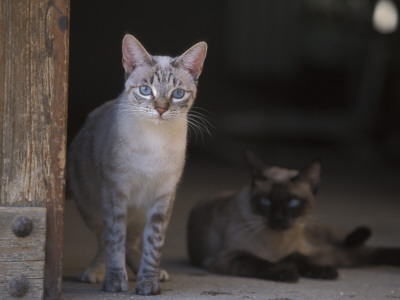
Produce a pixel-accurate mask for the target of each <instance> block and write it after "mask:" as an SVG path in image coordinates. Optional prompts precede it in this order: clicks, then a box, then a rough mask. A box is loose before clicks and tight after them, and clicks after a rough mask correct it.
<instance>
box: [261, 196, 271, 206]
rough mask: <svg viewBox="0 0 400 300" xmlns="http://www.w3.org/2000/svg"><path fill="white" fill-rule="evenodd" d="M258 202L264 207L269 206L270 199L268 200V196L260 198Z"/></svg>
mask: <svg viewBox="0 0 400 300" xmlns="http://www.w3.org/2000/svg"><path fill="white" fill-rule="evenodd" d="M260 203H261V205H263V206H266V207H270V206H271V200H269V199H268V198H261V199H260Z"/></svg>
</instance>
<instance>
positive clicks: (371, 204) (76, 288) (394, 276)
mask: <svg viewBox="0 0 400 300" xmlns="http://www.w3.org/2000/svg"><path fill="white" fill-rule="evenodd" d="M249 147H250V148H252V149H254V150H256V152H257V153H258V154H260V156H261V157H263V159H264V161H265V162H267V163H270V164H275V165H281V166H285V167H294V168H301V167H303V166H304V165H305V164H307V163H308V162H309V161H310V160H312V159H313V158H314V157H315V156H319V157H322V159H323V173H322V174H323V177H322V185H321V188H320V192H319V196H318V198H317V200H318V202H317V210H316V212H315V214H314V218H315V219H318V220H322V221H325V222H328V223H330V224H336V225H337V226H339V227H341V228H343V229H348V230H351V229H352V228H354V227H355V226H357V225H361V224H363V225H368V226H370V227H371V228H372V229H373V236H372V238H371V239H370V241H369V244H371V245H386V246H397V247H400V217H399V213H400V181H399V180H400V168H398V167H394V166H391V164H390V163H387V162H384V161H383V159H382V158H381V156H380V155H378V154H377V153H375V152H371V151H365V149H364V148H363V147H362V146H360V147H347V146H346V147H342V146H337V145H336V146H335V145H330V146H315V145H314V146H313V145H295V144H286V145H280V144H279V143H277V144H275V145H269V146H268V147H265V146H264V147H263V146H259V145H258V146H257V147H252V145H250V146H249ZM227 151H228V150H227ZM229 151H230V152H231V154H232V151H233V152H235V151H236V153H239V152H241V150H235V151H234V150H232V149H230V150H229ZM222 156H224V155H221V157H222ZM230 157H234V155H233V156H232V155H230ZM248 182H249V175H248V172H247V169H246V167H245V165H244V164H243V163H240V162H233V161H227V160H224V159H221V158H217V157H216V156H215V155H212V156H211V155H205V154H201V153H198V152H196V153H195V152H190V153H189V156H188V163H187V165H186V169H185V173H184V177H183V180H182V182H181V184H180V187H179V192H178V195H177V200H176V204H175V207H174V211H173V215H172V220H171V223H170V227H169V231H168V237H167V242H166V246H165V250H164V254H163V260H162V265H163V267H164V268H166V269H167V270H168V271H169V274H170V280H169V281H167V282H165V283H162V285H161V286H162V294H161V295H159V296H154V297H152V299H269V300H278V299H280V300H284V299H285V300H288V299H290V300H294V299H307V300H310V299H371V300H372V299H373V300H375V299H400V268H395V267H386V266H385V267H384V266H382V267H365V268H359V269H340V270H339V272H340V277H339V279H338V280H335V281H318V280H310V279H303V278H302V279H301V280H300V281H299V282H298V283H295V284H286V283H275V282H270V281H264V280H259V279H250V278H239V277H230V276H218V275H214V274H209V273H207V272H205V271H203V270H201V269H198V268H194V267H192V266H190V265H189V264H188V261H187V255H186V238H185V235H186V232H185V231H186V221H187V217H188V214H189V211H190V209H191V207H192V206H193V205H194V203H195V202H196V201H198V200H199V199H201V198H203V197H205V196H207V195H210V194H213V193H216V192H219V191H221V190H224V189H232V188H237V187H240V186H243V185H246V184H247V183H248ZM64 250H65V251H64V280H63V293H62V299H64V300H67V299H137V298H140V296H137V295H135V293H134V281H133V280H131V282H130V292H127V293H118V294H114V293H106V292H102V291H100V286H99V285H92V284H85V283H79V282H76V281H75V279H74V276H75V275H76V274H77V273H78V272H79V271H81V270H82V269H83V268H85V267H86V266H87V264H88V263H89V262H90V260H91V259H92V256H93V255H94V252H95V240H94V237H93V236H92V235H91V233H90V232H89V230H88V229H87V228H86V227H85V225H84V223H83V221H82V220H81V219H80V216H79V215H78V213H77V211H76V208H75V205H74V202H73V201H67V203H66V213H65V245H64Z"/></svg>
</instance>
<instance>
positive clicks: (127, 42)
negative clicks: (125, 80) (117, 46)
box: [122, 34, 153, 74]
mask: <svg viewBox="0 0 400 300" xmlns="http://www.w3.org/2000/svg"><path fill="white" fill-rule="evenodd" d="M152 62H153V59H152V58H151V55H150V54H149V53H148V52H147V51H146V49H144V47H143V46H142V44H141V43H140V42H139V41H138V40H137V39H136V38H135V37H134V36H133V35H130V34H126V35H125V36H124V39H123V40H122V65H123V66H124V69H125V72H126V73H127V74H130V73H131V72H132V71H133V70H134V69H135V68H136V67H137V66H139V65H143V64H151V63H152Z"/></svg>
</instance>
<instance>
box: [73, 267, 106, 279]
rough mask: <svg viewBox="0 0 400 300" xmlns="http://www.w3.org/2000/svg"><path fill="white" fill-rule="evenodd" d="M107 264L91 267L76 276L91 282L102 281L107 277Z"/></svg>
mask: <svg viewBox="0 0 400 300" xmlns="http://www.w3.org/2000/svg"><path fill="white" fill-rule="evenodd" d="M105 273H106V270H105V266H104V264H101V265H98V266H96V267H89V268H87V269H86V270H84V271H82V272H81V273H79V274H78V276H77V277H76V278H77V279H78V280H79V281H82V282H89V283H100V282H102V281H103V280H104V277H105Z"/></svg>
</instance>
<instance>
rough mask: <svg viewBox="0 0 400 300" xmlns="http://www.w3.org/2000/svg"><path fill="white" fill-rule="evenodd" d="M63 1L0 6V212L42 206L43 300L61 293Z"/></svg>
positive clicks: (26, 0) (12, 0)
mask: <svg viewBox="0 0 400 300" xmlns="http://www.w3.org/2000/svg"><path fill="white" fill-rule="evenodd" d="M69 2H70V1H69V0H35V1H31V0H0V206H31V207H33V206H42V207H47V223H48V224H49V226H48V230H47V244H46V266H45V274H46V276H45V294H44V297H45V298H48V299H56V298H58V297H59V293H60V291H61V260H62V246H63V238H62V232H63V211H64V187H65V153H66V121H67V120H66V116H67V87H68V84H67V78H68V46H69V45H68V42H69ZM1 272H2V271H1V270H0V273H1Z"/></svg>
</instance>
